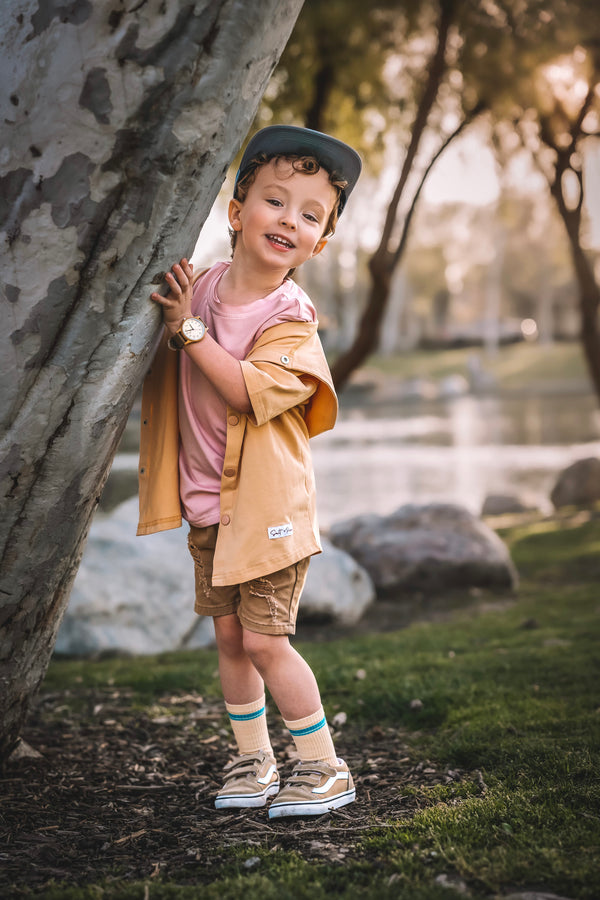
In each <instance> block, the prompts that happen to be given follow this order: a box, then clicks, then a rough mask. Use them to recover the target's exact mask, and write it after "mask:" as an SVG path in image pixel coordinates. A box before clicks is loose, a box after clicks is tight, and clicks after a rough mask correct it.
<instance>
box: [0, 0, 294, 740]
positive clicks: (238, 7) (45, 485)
mask: <svg viewBox="0 0 600 900" xmlns="http://www.w3.org/2000/svg"><path fill="white" fill-rule="evenodd" d="M301 5H302V0H256V2H254V3H245V2H242V0H203V2H202V0H200V2H191V0H187V2H186V0H170V2H169V3H162V2H158V0H147V2H143V3H137V4H127V6H128V7H129V8H130V9H131V10H132V11H131V12H129V11H127V9H125V8H124V5H123V4H116V3H113V2H109V0H94V2H93V3H92V2H91V0H75V2H70V3H66V2H65V0H47V2H45V3H43V4H38V3H34V2H32V0H29V2H25V3H17V2H16V0H14V2H9V3H6V4H5V8H4V9H3V16H2V23H1V25H0V48H1V51H2V53H1V61H0V72H1V75H2V85H3V88H4V90H3V92H2V95H3V97H2V100H0V103H2V105H3V109H2V121H3V123H4V124H3V125H2V128H3V132H4V133H3V136H2V141H1V144H0V146H1V147H2V150H1V152H0V188H1V190H0V229H1V230H2V231H3V235H2V238H3V241H4V243H5V247H6V251H7V252H6V253H5V265H4V267H3V278H2V283H1V284H0V288H1V302H2V305H3V323H4V328H3V341H2V346H1V349H0V375H1V377H2V384H3V392H2V406H1V409H0V418H1V422H2V433H3V439H2V444H1V448H2V449H1V452H0V478H1V482H2V489H3V494H4V505H3V514H2V518H1V521H0V560H1V563H0V565H1V569H0V571H1V578H2V581H1V586H0V757H2V756H5V755H6V754H7V753H8V752H9V751H10V749H11V747H12V746H13V745H14V743H15V740H16V738H17V737H18V733H19V729H20V727H21V724H22V722H23V720H24V717H25V715H26V711H27V707H28V704H29V702H30V700H31V698H32V696H33V694H34V693H35V691H36V689H37V688H38V686H39V684H40V683H41V681H42V679H43V677H44V674H45V671H46V667H47V663H48V660H49V657H50V655H51V653H52V649H53V646H54V641H55V637H56V633H57V630H58V627H59V624H60V621H61V618H62V615H63V613H64V610H65V607H66V604H67V601H68V597H69V591H70V588H71V585H72V582H73V579H74V576H75V573H76V570H77V566H78V564H79V560H80V558H81V554H82V550H83V545H84V541H85V538H86V536H87V530H88V527H89V523H90V518H91V516H92V513H93V510H94V508H95V506H96V503H97V500H98V497H99V495H100V492H101V490H102V486H103V483H104V480H105V478H106V476H107V473H108V470H109V467H110V464H111V461H112V458H113V454H114V452H115V448H116V446H117V444H118V441H119V437H120V434H121V431H122V429H123V427H124V425H125V422H126V420H127V416H128V413H129V410H130V408H131V405H132V402H133V399H134V397H135V394H136V391H137V389H138V387H139V384H140V382H141V379H142V377H143V375H144V372H145V369H146V368H147V365H148V362H149V357H150V352H151V347H152V344H153V340H154V337H155V335H156V333H157V330H158V327H159V322H160V313H159V311H158V309H156V308H155V307H154V306H153V304H152V303H151V302H150V301H149V299H148V298H149V294H150V292H151V291H152V290H154V289H156V285H160V284H162V283H163V277H162V273H163V272H164V270H165V269H166V268H167V267H168V266H169V265H170V264H171V263H172V262H173V261H174V260H175V259H177V258H179V256H182V255H184V254H190V253H191V251H192V249H193V247H194V243H195V240H196V238H197V235H198V232H199V230H200V227H201V225H202V223H203V222H204V220H205V218H206V216H207V214H208V212H209V210H210V207H211V205H212V202H213V200H214V198H215V196H216V194H217V192H218V190H219V187H220V185H221V183H222V181H223V178H224V175H225V172H226V170H227V167H228V165H229V163H230V162H231V159H232V158H233V156H234V155H235V153H236V152H237V150H238V147H239V145H240V143H241V141H242V139H243V137H244V135H245V133H246V131H247V129H248V127H249V126H250V124H251V122H252V119H253V116H254V114H255V111H256V108H257V105H258V102H259V100H260V97H261V95H262V92H263V90H264V88H265V86H266V84H267V81H268V78H269V76H270V74H271V72H272V70H273V68H274V66H275V64H276V62H277V60H278V58H279V55H280V53H281V51H282V49H283V47H284V45H285V42H286V40H287V38H288V37H289V34H290V32H291V29H292V27H293V24H294V22H295V19H296V16H297V15H298V12H299V11H300V7H301Z"/></svg>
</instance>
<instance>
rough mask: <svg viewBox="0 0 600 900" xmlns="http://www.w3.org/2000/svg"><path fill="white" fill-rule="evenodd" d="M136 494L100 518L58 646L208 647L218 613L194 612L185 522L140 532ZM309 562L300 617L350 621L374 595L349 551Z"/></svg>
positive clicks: (86, 651) (70, 649)
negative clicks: (208, 614)
mask: <svg viewBox="0 0 600 900" xmlns="http://www.w3.org/2000/svg"><path fill="white" fill-rule="evenodd" d="M137 515H138V501H137V497H134V498H132V499H130V500H128V501H126V502H125V503H123V504H121V505H120V506H118V507H117V508H116V509H115V510H114V511H113V512H111V513H110V514H108V515H100V516H96V518H95V520H94V522H93V523H92V527H91V529H90V534H89V538H88V543H87V546H86V548H85V552H84V554H83V559H82V562H81V566H80V569H79V572H78V574H77V577H76V579H75V584H74V586H73V591H72V593H71V598H70V601H69V606H68V608H67V612H66V614H65V618H64V619H63V622H62V625H61V627H60V630H59V634H58V639H57V642H56V648H55V649H56V652H57V653H61V654H69V655H77V656H92V655H96V654H99V653H107V652H112V653H131V654H149V653H160V652H163V651H165V650H178V649H192V648H197V647H206V646H208V645H210V644H211V643H212V642H213V641H214V628H213V623H212V619H211V618H210V617H206V616H198V615H196V613H195V612H194V564H193V561H192V558H191V556H190V554H189V552H188V549H187V528H186V527H184V528H176V529H173V530H171V531H163V532H160V533H159V534H151V535H146V536H144V537H137V536H136V534H135V531H136V526H137ZM323 551H324V552H323V553H322V554H320V555H319V556H316V557H314V558H313V559H312V560H311V565H310V566H309V570H308V577H307V582H306V587H305V589H304V594H303V596H302V599H301V601H300V608H301V615H302V616H303V617H304V620H305V621H307V622H310V621H322V622H327V621H331V622H334V623H337V624H342V625H352V624H354V623H355V622H356V621H358V619H360V617H361V616H362V614H363V612H364V611H365V609H366V608H367V606H368V605H369V603H371V602H372V600H373V599H374V594H375V591H374V588H373V585H372V583H371V582H370V580H369V576H368V575H367V573H366V572H365V571H364V570H362V569H361V568H360V567H359V566H358V564H357V563H356V562H355V561H354V560H353V559H352V558H351V557H349V556H348V555H347V554H345V553H343V552H342V551H341V550H338V549H336V548H335V547H333V546H332V545H331V544H329V543H328V542H327V541H323Z"/></svg>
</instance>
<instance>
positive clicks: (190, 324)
mask: <svg viewBox="0 0 600 900" xmlns="http://www.w3.org/2000/svg"><path fill="white" fill-rule="evenodd" d="M181 331H182V333H183V334H184V335H185V337H186V338H187V339H188V341H200V340H202V338H203V337H204V332H205V331H206V325H205V324H204V322H201V321H200V319H186V320H185V322H184V323H183V324H182V326H181Z"/></svg>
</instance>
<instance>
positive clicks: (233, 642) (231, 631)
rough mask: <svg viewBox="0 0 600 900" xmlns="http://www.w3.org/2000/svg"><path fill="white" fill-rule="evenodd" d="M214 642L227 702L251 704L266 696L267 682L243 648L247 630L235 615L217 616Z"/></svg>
mask: <svg viewBox="0 0 600 900" xmlns="http://www.w3.org/2000/svg"><path fill="white" fill-rule="evenodd" d="M213 621H214V624H215V639H216V642H217V649H218V651H219V676H220V679H221V689H222V691H223V696H224V698H225V702H226V703H234V704H238V705H241V704H244V703H252V701H253V700H256V698H257V697H260V696H261V695H262V694H264V691H265V685H264V681H263V679H262V677H261V675H260V674H259V672H258V671H257V669H256V667H255V665H254V663H253V662H252V660H251V659H250V657H249V656H248V654H247V653H246V651H245V649H244V631H243V629H242V626H241V624H240V620H239V619H238V617H237V616H236V615H235V613H232V614H231V615H228V616H217V617H215V618H214V619H213Z"/></svg>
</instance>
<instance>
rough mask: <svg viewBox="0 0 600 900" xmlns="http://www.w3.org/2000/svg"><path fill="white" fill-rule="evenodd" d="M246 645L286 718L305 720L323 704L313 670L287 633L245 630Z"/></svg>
mask: <svg viewBox="0 0 600 900" xmlns="http://www.w3.org/2000/svg"><path fill="white" fill-rule="evenodd" d="M243 646H244V650H245V652H246V654H247V656H248V658H249V659H251V660H252V663H253V665H254V666H255V668H256V669H257V670H258V672H260V674H261V676H262V678H263V679H264V682H265V684H266V685H267V687H268V689H269V692H270V694H271V696H272V697H273V700H274V701H275V703H276V704H277V708H278V709H279V712H280V713H281V715H282V716H283V718H284V719H285V720H286V721H287V720H290V719H302V718H303V717H304V716H309V715H311V714H312V713H314V711H315V710H316V709H318V708H319V707H320V706H321V696H320V694H319V687H318V685H317V680H316V678H315V676H314V674H313V671H312V669H311V668H310V666H309V665H308V663H307V662H306V660H304V659H303V658H302V657H301V656H300V654H299V653H298V652H297V651H296V650H294V648H293V647H292V646H291V644H290V642H289V639H288V636H287V635H286V634H281V635H279V634H277V635H274V634H258V633H256V632H254V631H248V630H246V629H244V630H243Z"/></svg>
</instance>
